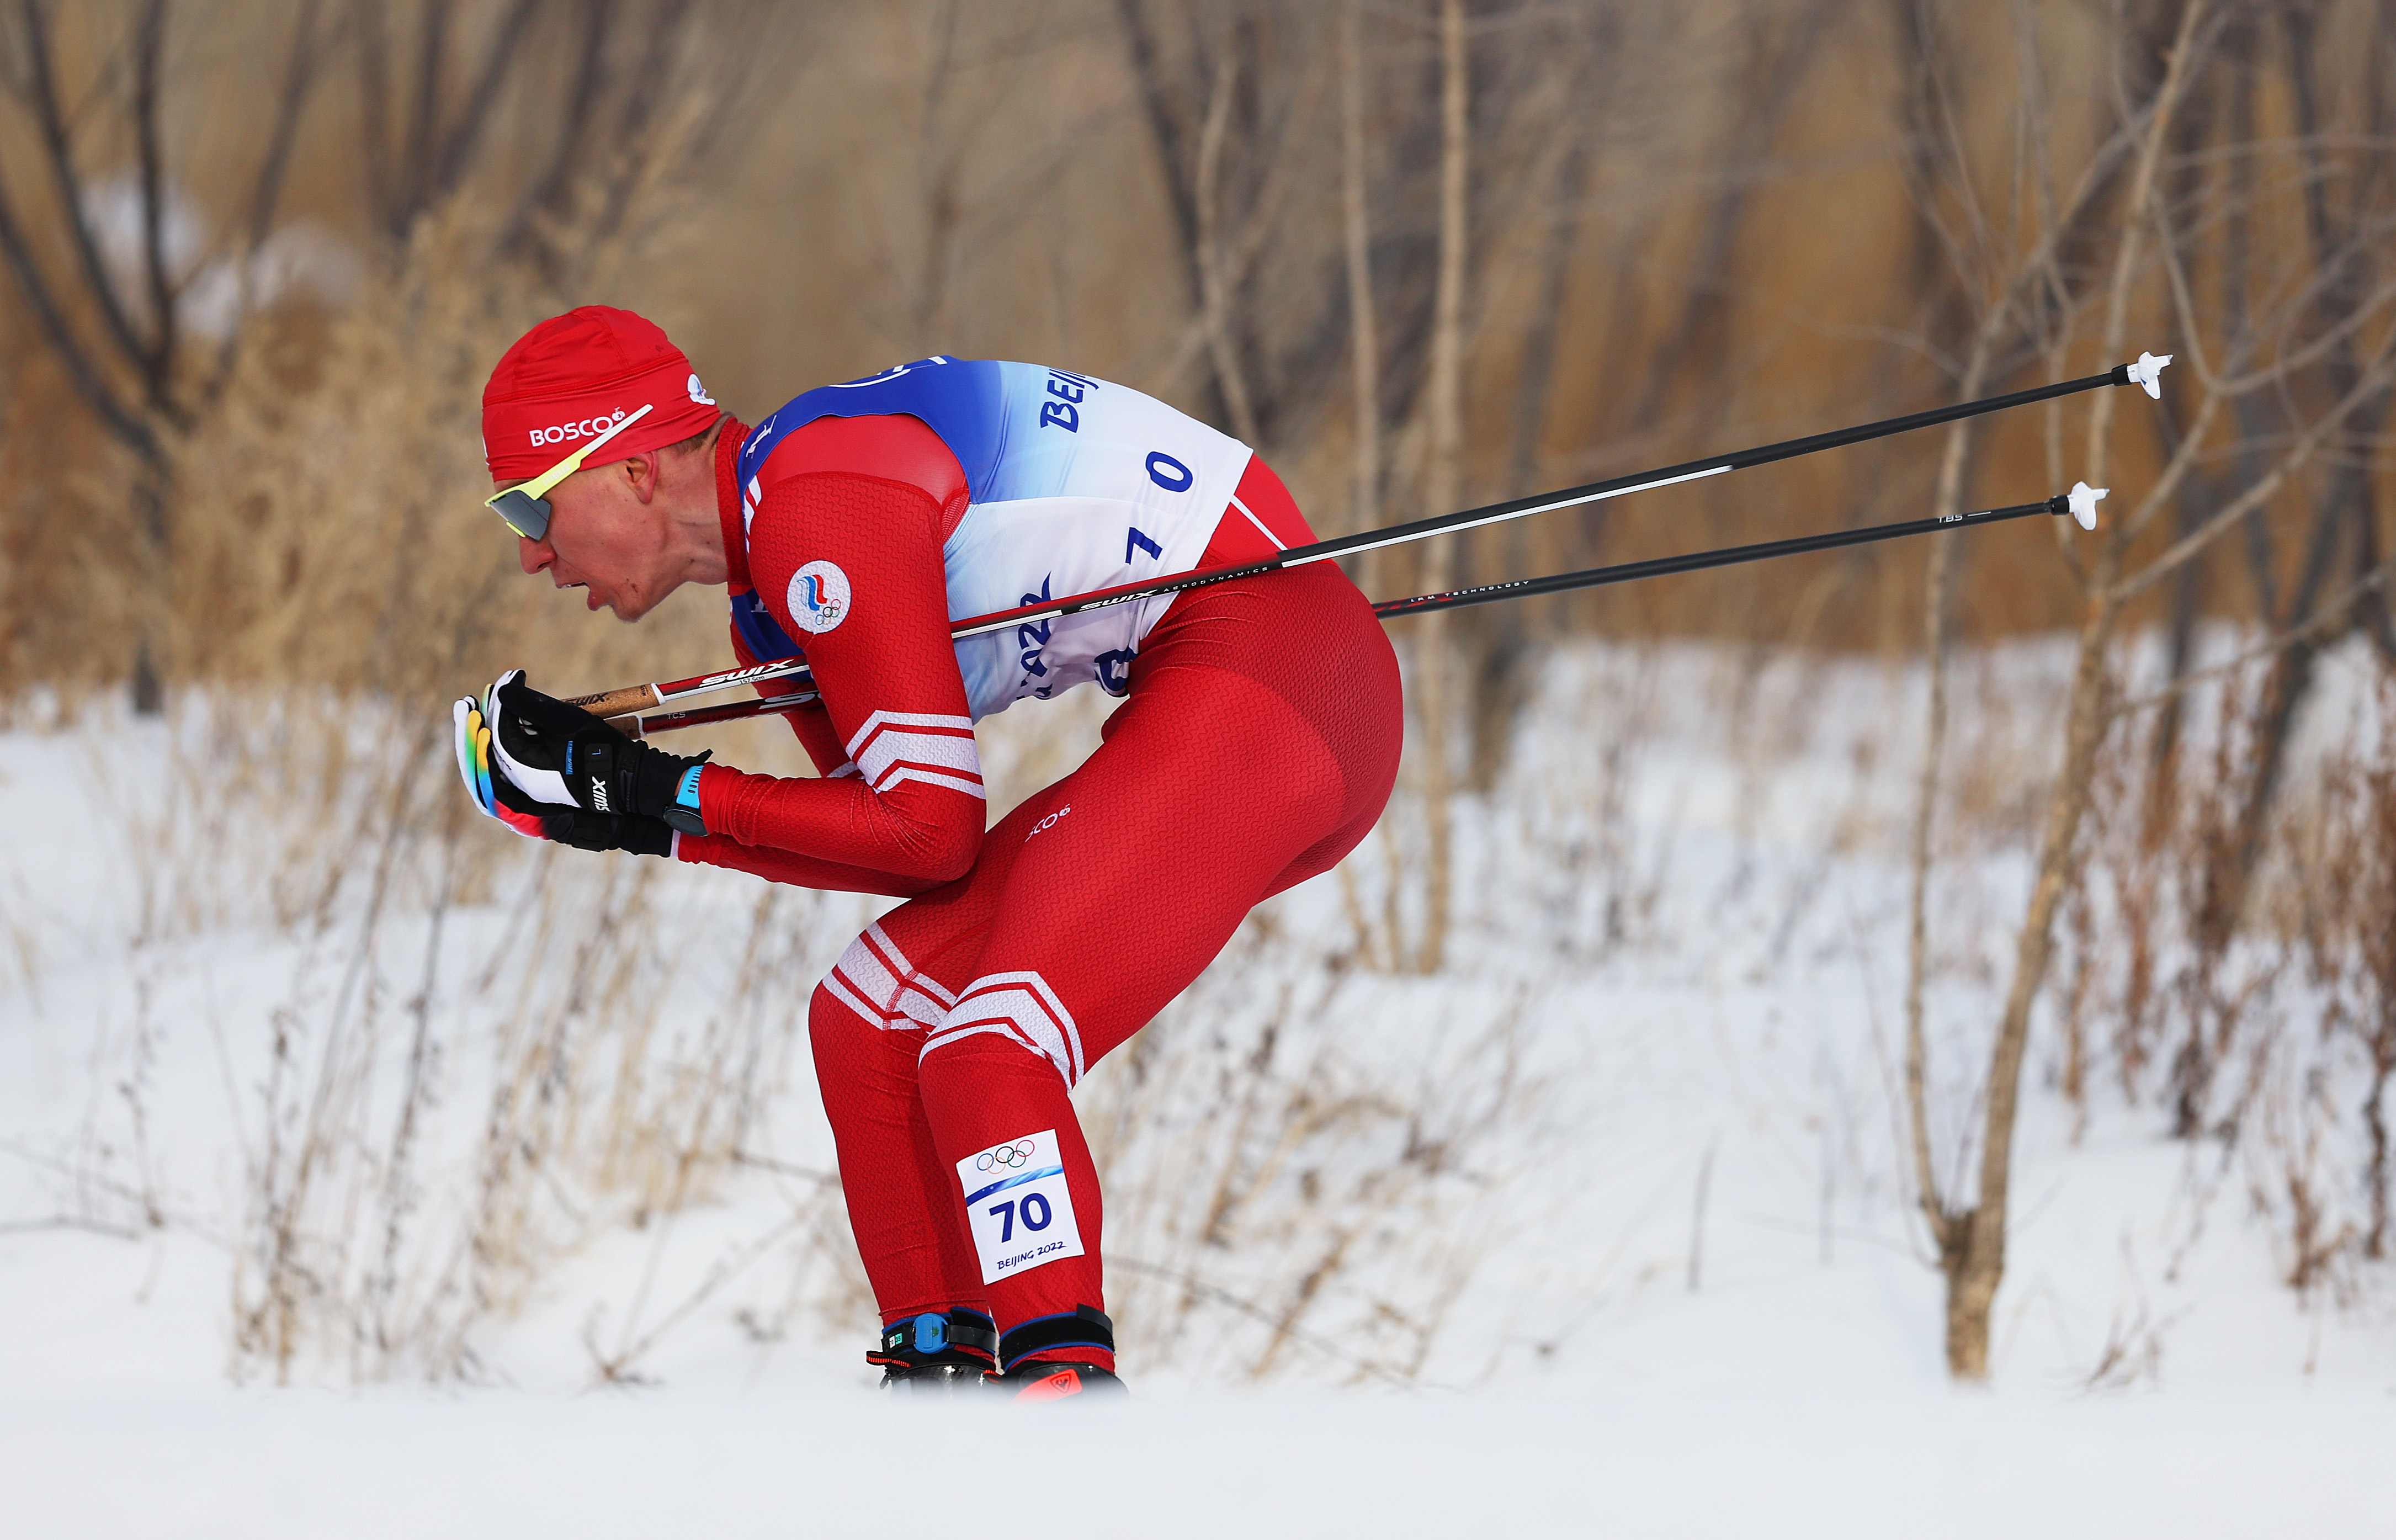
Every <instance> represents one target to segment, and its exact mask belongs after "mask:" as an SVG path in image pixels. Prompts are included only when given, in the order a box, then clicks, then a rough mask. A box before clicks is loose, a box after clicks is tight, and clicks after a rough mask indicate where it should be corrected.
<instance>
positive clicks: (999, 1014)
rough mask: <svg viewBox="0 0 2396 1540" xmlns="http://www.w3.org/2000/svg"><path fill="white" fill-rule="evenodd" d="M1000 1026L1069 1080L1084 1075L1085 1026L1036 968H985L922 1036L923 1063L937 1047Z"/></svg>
mask: <svg viewBox="0 0 2396 1540" xmlns="http://www.w3.org/2000/svg"><path fill="white" fill-rule="evenodd" d="M983 1032H996V1033H999V1034H1000V1035H1002V1036H1004V1037H1006V1038H1008V1039H1010V1040H1011V1041H1013V1042H1015V1043H1016V1044H1017V1045H1018V1046H1020V1047H1022V1048H1025V1049H1028V1050H1029V1051H1031V1052H1032V1053H1035V1054H1038V1055H1040V1056H1041V1057H1043V1058H1045V1059H1046V1060H1047V1061H1048V1062H1049V1063H1051V1064H1053V1065H1055V1066H1056V1067H1057V1073H1058V1074H1059V1075H1061V1076H1063V1077H1064V1080H1065V1083H1066V1084H1067V1085H1069V1086H1070V1085H1072V1084H1074V1083H1076V1082H1079V1081H1080V1080H1081V1078H1082V1072H1083V1071H1084V1069H1086V1068H1087V1066H1086V1065H1085V1063H1084V1062H1083V1059H1082V1031H1081V1029H1080V1028H1078V1027H1076V1026H1074V1025H1073V1014H1072V1012H1071V1011H1068V1010H1066V1009H1065V1002H1063V1001H1061V1000H1059V999H1058V998H1057V991H1056V990H1054V989H1050V988H1049V987H1048V981H1047V980H1046V979H1045V978H1043V977H1041V976H1039V975H1038V974H1036V973H1002V974H984V975H983V976H981V977H979V978H977V979H975V980H974V981H973V982H972V983H971V984H968V985H966V986H965V993H964V994H962V995H960V996H958V997H957V1001H956V1003H955V1004H953V1005H952V1006H950V1007H949V1010H948V1013H947V1014H946V1015H945V1016H941V1017H940V1019H939V1021H938V1023H937V1024H936V1025H935V1026H934V1027H933V1029H932V1034H931V1036H930V1037H928V1038H926V1039H925V1040H924V1052H923V1053H922V1054H921V1055H917V1058H916V1062H918V1063H921V1062H922V1061H923V1059H924V1058H925V1057H926V1056H928V1055H930V1054H931V1052H932V1050H933V1049H935V1048H941V1047H945V1046H947V1045H948V1044H950V1043H952V1042H960V1041H962V1040H964V1039H965V1038H969V1037H974V1036H977V1035H978V1034H980V1033H983Z"/></svg>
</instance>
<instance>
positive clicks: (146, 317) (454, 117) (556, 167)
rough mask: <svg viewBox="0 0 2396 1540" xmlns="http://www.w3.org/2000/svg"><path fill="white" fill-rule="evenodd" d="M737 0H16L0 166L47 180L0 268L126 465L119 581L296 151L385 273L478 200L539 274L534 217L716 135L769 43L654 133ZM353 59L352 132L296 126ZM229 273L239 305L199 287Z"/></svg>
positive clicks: (228, 350) (214, 374) (139, 553)
mask: <svg viewBox="0 0 2396 1540" xmlns="http://www.w3.org/2000/svg"><path fill="white" fill-rule="evenodd" d="M747 9H748V7H745V6H744V5H742V4H739V0H718V3H717V4H714V5H709V4H706V3H704V0H496V3H494V4H489V5H461V4H458V3H455V0H417V3H416V4H413V5H402V4H395V3H394V0H300V3H299V4H296V5H293V6H290V7H256V8H254V9H251V10H248V11H245V12H242V13H240V14H238V15H236V16H233V17H230V18H227V17H222V16H216V15H214V14H213V13H211V15H210V17H209V18H208V20H207V21H206V23H205V24H204V23H203V21H202V19H201V17H200V16H199V14H198V13H196V12H194V11H192V10H191V9H190V8H189V7H184V6H180V5H178V4H177V3H176V0H123V3H121V4H117V5H113V6H92V7H74V8H73V9H61V8H59V7H55V6H54V5H53V4H52V3H51V0H17V3H16V5H15V6H14V7H13V14H12V15H9V16H7V18H6V19H5V23H0V93H4V94H0V106H5V108H6V109H7V115H6V117H5V118H0V144H6V143H7V140H10V139H13V140H15V141H16V142H17V143H18V144H20V145H21V146H22V147H23V153H8V154H0V165H7V166H20V165H32V166H39V167H40V169H41V171H42V173H43V174H44V175H43V179H42V180H43V183H44V185H41V186H40V187H38V188H36V187H33V186H28V185H26V184H25V183H24V181H23V180H21V179H19V180H16V181H7V182H0V258H5V259H6V261H7V266H8V269H9V271H10V273H11V274H12V276H13V277H14V279H15V287H16V289H17V292H18V294H19V296H20V299H22V302H23V304H24V306H25V309H26V310H27V312H30V314H31V315H32V317H33V319H34V321H35V323H36V327H37V334H38V336H39V338H40V340H41V343H42V345H43V347H44V348H45V349H47V352H49V353H50V354H51V355H52V356H53V357H54V358H55V359H56V360H57V362H58V364H59V365H60V369H61V371H62V372H63V373H64V375H65V376H66V378H68V379H69V380H71V381H72V382H73V388H74V390H75V392H76V394H77V397H78V399H79V400H80V401H81V402H82V403H83V405H84V406H85V408H86V409H87V411H88V412H89V413H90V414H91V416H92V418H93V419H94V420H95V421H97V422H98V423H99V424H100V426H101V427H102V429H103V430H104V431H105V432H106V433H107V435H108V436H109V437H110V438H111V439H112V440H113V443H114V444H115V445H116V446H117V447H118V449H119V450H120V451H122V452H123V454H124V455H125V456H126V458H128V459H129V461H130V462H131V464H132V466H133V468H134V469H133V471H132V472H131V474H130V476H129V478H128V479H127V493H126V495H127V498H128V502H129V509H130V517H129V520H128V524H129V529H130V536H131V538H129V539H126V540H124V541H120V542H114V543H113V545H112V547H111V549H113V550H114V551H119V552H121V554H120V555H119V556H118V558H117V561H116V563H115V564H116V565H117V566H118V567H119V569H120V573H121V576H122V577H123V578H125V579H126V586H127V588H128V589H129V590H131V591H135V592H140V593H147V594H153V595H154V594H157V593H160V592H163V591H165V589H166V584H167V582H168V580H169V578H170V575H171V573H172V571H173V568H174V555H173V552H174V544H175V540H174V535H175V517H174V507H175V495H174V472H173V458H174V455H173V446H174V444H175V442H176V440H177V439H178V437H179V436H180V435H181V434H183V433H185V432H187V431H189V430H190V429H191V428H192V426H193V423H194V422H195V421H196V420H197V419H198V418H199V417H201V416H202V415H203V414H205V413H206V411H207V410H208V408H209V406H210V405H211V404H212V403H213V402H214V401H215V400H216V398H217V396H218V394H219V392H220V391H221V390H222V388H223V384H224V381H225V380H226V378H228V376H229V374H230V371H231V370H232V368H233V360H234V356H235V353H236V352H237V351H238V345H239V342H240V340H241V338H242V336H243V335H244V333H245V331H246V328H247V327H248V326H249V325H250V324H251V323H252V321H253V320H254V319H255V318H256V316H257V314H258V313H259V312H260V309H261V308H262V307H264V306H265V305H266V304H268V303H269V302H271V301H272V300H273V299H274V298H275V296H274V295H273V293H271V292H270V291H269V290H270V287H271V285H268V284H266V283H264V282H262V281H261V273H262V272H263V270H264V264H263V262H262V255H263V253H264V252H265V250H266V248H267V246H268V245H269V243H270V241H271V240H272V239H273V236H274V233H275V231H276V229H277V226H278V223H279V222H280V221H281V219H283V218H284V214H285V210H286V206H287V204H288V196H287V194H288V191H289V189H290V187H291V186H292V184H293V180H294V178H295V175H296V174H297V172H298V171H299V170H300V167H301V163H302V161H303V160H304V161H306V162H307V163H308V166H307V169H308V170H309V171H310V172H311V173H312V175H313V179H314V180H315V181H316V183H317V184H318V186H319V187H321V186H322V185H323V184H324V183H325V182H326V181H327V180H329V181H330V182H331V183H333V184H334V185H336V186H346V187H347V188H349V189H350V190H352V191H353V192H355V194H356V197H357V199H358V201H359V203H360V204H361V205H362V206H363V208H364V212H365V219H364V226H365V232H364V233H365V235H366V242H365V245H366V250H367V254H368V256H369V257H370V258H371V259H382V260H391V259H396V257H397V256H398V254H399V253H401V252H402V251H403V250H404V248H405V246H406V242H407V240H408V238H409V235H410V232H412V231H413V230H414V229H415V228H416V226H417V225H418V224H419V221H421V220H422V219H425V218H426V217H428V216H429V215H431V214H433V213H434V212H436V211H438V210H440V209H441V208H443V207H445V206H447V205H448V204H449V202H450V201H451V200H453V199H455V198H457V197H458V196H459V194H460V192H462V191H463V190H464V189H466V188H467V187H468V186H469V185H470V184H474V185H476V186H477V187H478V188H479V189H480V190H482V191H486V192H491V193H493V194H494V195H495V196H496V197H497V198H498V200H499V205H498V206H500V207H502V208H504V209H505V210H506V212H505V213H504V215H503V216H502V217H500V218H499V219H497V220H496V221H495V223H494V230H495V232H496V233H495V235H494V238H493V242H492V248H493V252H494V255H495V258H496V259H534V260H539V259H541V256H542V253H541V251H540V240H539V235H540V231H541V226H542V220H543V219H544V218H545V217H546V216H549V215H552V214H554V213H555V212H557V211H558V210H559V209H561V208H562V207H563V206H564V205H565V202H566V199H568V198H569V197H570V196H572V195H573V194H574V192H575V190H576V189H577V188H578V187H592V188H594V189H595V191H596V192H598V194H599V195H600V197H601V199H602V201H603V203H604V204H606V205H607V206H610V207H613V208H616V209H618V210H619V211H620V207H621V205H622V201H623V199H624V197H625V196H626V195H628V193H629V190H630V188H631V187H632V184H633V182H634V181H635V180H636V179H637V178H638V176H639V175H640V174H641V170H640V167H641V166H643V165H644V164H645V160H644V157H645V154H646V153H647V152H649V151H650V150H651V149H652V148H653V147H654V146H656V145H659V144H662V143H664V142H666V141H668V140H669V139H671V140H672V142H673V143H674V144H675V145H676V146H677V147H678V148H680V149H683V150H685V151H686V152H688V151H691V150H693V149H695V148H699V147H703V146H704V144H705V143H706V142H707V139H708V135H709V134H710V133H711V132H712V131H720V128H721V126H722V124H723V122H724V121H725V120H726V118H727V117H728V116H729V114H730V113H732V112H734V111H735V110H736V108H737V106H738V105H739V103H740V102H742V101H743V100H745V95H744V88H745V85H746V81H745V78H744V70H745V66H746V64H747V62H748V61H749V60H753V59H755V58H757V57H759V56H760V52H761V50H759V49H755V48H752V49H750V50H746V51H742V52H733V53H727V54H725V56H724V57H723V60H721V61H720V62H708V63H706V64H705V66H704V68H705V69H706V71H707V73H708V74H709V76H710V81H711V85H712V86H713V87H714V88H713V89H712V92H711V93H710V94H709V98H708V100H709V101H710V103H711V110H710V112H708V113H701V114H699V118H700V121H699V122H698V123H696V124H695V125H688V126H685V127H686V131H685V132H683V133H681V134H679V135H672V136H669V135H664V134H661V133H660V132H659V130H660V127H661V122H660V114H661V113H663V112H664V111H665V110H666V108H667V106H668V104H669V103H672V102H674V101H677V100H685V99H686V84H687V80H688V76H689V73H690V69H691V66H692V61H691V60H689V59H688V58H686V53H687V47H686V45H687V44H688V43H689V41H690V40H691V39H692V38H693V37H694V36H696V35H697V34H698V33H699V31H700V30H701V25H702V23H704V22H713V21H722V20H732V19H737V18H739V16H741V15H744V14H745V13H746V11H747ZM227 29H232V30H231V31H230V32H228V30H227ZM259 55H262V56H263V57H265V58H266V59H268V60H271V61H272V64H271V72H270V73H269V74H268V76H267V80H266V86H265V88H264V89H262V90H261V89H259V88H257V86H256V85H255V84H254V83H253V81H252V80H251V79H250V78H249V74H248V72H250V71H251V70H253V69H254V68H255V66H254V65H253V63H252V59H253V58H254V57H256V56H259ZM344 56H346V60H347V62H348V63H349V64H350V65H351V67H353V69H354V70H355V72H356V84H357V89H356V96H355V116H354V120H353V125H351V126H353V131H354V139H342V138H341V137H340V136H339V135H338V134H336V133H334V132H333V131H332V125H331V123H324V124H322V125H321V126H319V127H318V128H317V130H316V131H314V132H308V131H303V130H306V129H308V127H309V126H310V125H312V124H318V123H319V120H320V119H322V118H324V117H326V114H327V113H330V111H331V109H329V108H326V109H321V110H320V108H319V104H320V102H321V101H322V100H323V98H324V93H322V92H320V91H319V90H318V89H317V87H318V86H319V85H320V84H321V83H322V82H323V81H324V80H325V79H326V77H327V75H328V74H329V73H331V72H332V71H333V70H334V69H335V68H336V66H337V65H338V64H339V62H340V61H341V60H342V59H343V58H344ZM558 61H562V62H558ZM219 120H221V126H220V134H221V136H222V137H226V138H230V139H233V140H234V141H235V142H239V143H242V144H243V146H244V148H243V150H242V152H241V153H240V155H239V156H238V157H228V156H227V155H225V154H222V153H215V146H214V143H213V141H210V142H209V143H208V144H207V145H206V147H205V148H203V147H202V146H199V145H194V144H192V143H189V142H187V139H188V136H185V135H183V134H180V133H179V132H178V131H177V129H176V127H175V126H174V125H176V124H178V123H181V122H186V121H204V122H211V123H215V122H218V121H219ZM335 121H339V120H335ZM503 133H504V135H506V136H512V138H510V139H509V140H508V147H509V148H510V149H511V150H512V149H513V148H514V147H515V143H516V141H517V140H519V139H531V140H532V141H533V144H536V145H538V147H539V148H538V150H537V151H534V150H532V147H531V146H530V145H527V146H526V148H527V150H528V151H530V152H531V153H525V154H522V155H517V154H513V153H509V154H503V155H498V156H494V155H493V154H492V153H491V147H492V145H493V144H494V143H495V142H498V141H499V137H500V136H502V134H503ZM343 152H347V153H349V154H350V155H351V156H353V159H348V160H347V161H346V162H345V160H344V156H343ZM477 179H480V181H479V182H478V181H477ZM319 202H320V204H321V203H322V199H321V193H320V194H319ZM319 212H320V213H321V215H322V216H323V217H325V218H326V219H329V220H331V221H332V222H334V223H336V224H339V223H345V222H347V221H348V220H349V219H350V218H351V217H352V216H351V212H350V211H349V210H345V209H343V208H340V207H339V206H322V207H321V208H320V210H319ZM211 216H214V218H211ZM211 224H213V225H215V226H217V227H218V228H219V229H220V231H221V233H218V234H213V235H212V234H210V233H209V232H208V228H207V227H208V226H210V225H211ZM603 224H604V221H603ZM586 233H588V231H587V230H586ZM228 272H229V273H230V274H231V288H232V291H233V299H232V302H231V303H229V304H228V303H223V302H221V299H220V297H219V296H218V295H217V294H216V293H214V292H213V291H211V292H209V293H207V294H206V295H205V296H203V294H202V291H203V290H204V289H206V288H207V286H208V285H215V287H216V288H217V289H221V288H223V287H224V286H225V285H223V284H222V283H220V282H219V280H220V278H221V277H222V276H223V275H224V274H226V273H228ZM202 297H205V298H206V299H209V301H210V304H209V308H208V311H207V313H206V317H205V319H206V325H205V326H201V327H198V328H196V329H197V330H202V331H213V332H214V333H215V336H214V337H213V338H210V337H204V336H198V335H195V325H194V318H195V317H196V316H198V315H199V312H198V311H197V310H195V308H194V307H195V302H196V299H198V298H202ZM202 342H209V343H212V346H210V347H206V348H201V347H198V346H197V344H199V343H202ZM134 614H135V617H136V621H135V626H134V635H133V637H132V642H131V649H130V650H131V656H130V657H129V658H126V659H125V660H124V664H125V666H126V667H127V668H128V669H129V673H130V678H131V683H132V695H133V701H134V705H135V707H136V709H137V710H142V711H154V710H158V708H159V706H160V704H161V701H162V698H163V688H164V678H165V672H166V664H167V660H166V657H165V656H164V650H163V649H164V633H163V631H162V630H161V629H160V626H159V624H158V621H157V616H156V614H155V611H154V608H153V606H150V605H147V604H138V605H136V606H135V609H134Z"/></svg>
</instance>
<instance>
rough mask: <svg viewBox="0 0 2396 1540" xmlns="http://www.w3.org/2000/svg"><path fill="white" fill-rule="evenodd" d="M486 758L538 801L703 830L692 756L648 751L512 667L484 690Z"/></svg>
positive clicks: (696, 766)
mask: <svg viewBox="0 0 2396 1540" xmlns="http://www.w3.org/2000/svg"><path fill="white" fill-rule="evenodd" d="M482 712H483V718H484V720H485V722H486V724H488V726H489V728H490V732H491V758H492V760H493V762H494V763H495V765H496V766H497V767H498V768H499V770H501V771H503V772H504V773H505V776H506V778H507V779H509V780H511V781H512V782H514V783H515V786H516V788H517V790H521V791H523V792H525V793H526V795H527V796H529V797H531V798H532V800H534V801H535V802H541V803H551V804H552V805H555V806H560V807H579V808H581V809H583V810H584V811H586V812H590V813H606V814H615V815H618V816H623V815H632V816H639V817H645V818H662V819H664V820H665V821H666V823H667V824H668V825H669V826H670V827H672V828H674V829H678V830H682V832H684V833H686V834H704V833H706V832H707V826H706V824H705V823H704V822H702V821H701V819H700V817H699V766H700V765H701V764H702V763H706V761H707V758H708V756H707V755H706V754H700V755H699V757H698V758H696V759H688V758H685V757H684V756H682V755H680V754H669V753H667V752H666V751H665V750H662V749H653V748H651V747H650V746H649V745H647V744H646V743H641V742H638V741H636V740H634V739H632V738H631V737H626V736H625V735H624V734H622V733H620V732H619V731H617V730H616V729H615V728H613V727H610V726H608V725H607V724H606V723H604V722H602V721H600V720H599V719H598V718H597V717H594V716H592V714H591V713H590V712H588V711H586V710H582V709H581V708H579V707H577V706H568V705H567V704H566V702H564V701H562V700H556V699H552V697H548V696H545V695H543V694H541V693H540V692H539V690H536V689H534V688H533V687H532V686H531V685H529V684H526V683H525V682H524V670H522V669H513V670H509V671H508V672H506V673H503V674H501V675H500V676H499V679H498V681H497V682H496V683H494V684H492V685H491V687H490V688H489V689H488V690H486V691H485V692H484V694H483V702H482Z"/></svg>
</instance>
